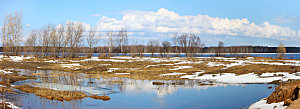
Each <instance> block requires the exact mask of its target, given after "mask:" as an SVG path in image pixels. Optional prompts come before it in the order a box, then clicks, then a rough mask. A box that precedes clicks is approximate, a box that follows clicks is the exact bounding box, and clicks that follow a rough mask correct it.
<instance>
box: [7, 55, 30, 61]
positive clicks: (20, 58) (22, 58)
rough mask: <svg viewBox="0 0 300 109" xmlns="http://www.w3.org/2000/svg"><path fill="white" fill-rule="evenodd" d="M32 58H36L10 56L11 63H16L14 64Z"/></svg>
mask: <svg viewBox="0 0 300 109" xmlns="http://www.w3.org/2000/svg"><path fill="white" fill-rule="evenodd" d="M31 58H34V57H29V56H28V57H24V56H9V59H11V61H14V62H20V61H23V60H24V59H31Z"/></svg>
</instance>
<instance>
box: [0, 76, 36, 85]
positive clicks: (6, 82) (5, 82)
mask: <svg viewBox="0 0 300 109" xmlns="http://www.w3.org/2000/svg"><path fill="white" fill-rule="evenodd" d="M0 78H1V79H2V81H0V85H4V86H7V87H10V86H11V84H12V83H14V82H16V81H22V80H26V79H35V77H33V76H26V75H18V74H0Z"/></svg>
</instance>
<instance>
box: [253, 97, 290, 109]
mask: <svg viewBox="0 0 300 109" xmlns="http://www.w3.org/2000/svg"><path fill="white" fill-rule="evenodd" d="M264 99H265V98H264ZM264 99H261V100H260V101H258V102H256V103H254V104H251V105H250V107H249V108H248V109H285V108H286V107H287V106H283V104H284V102H283V101H282V102H279V103H271V104H268V103H267V100H264ZM275 106H277V108H274V107H275Z"/></svg>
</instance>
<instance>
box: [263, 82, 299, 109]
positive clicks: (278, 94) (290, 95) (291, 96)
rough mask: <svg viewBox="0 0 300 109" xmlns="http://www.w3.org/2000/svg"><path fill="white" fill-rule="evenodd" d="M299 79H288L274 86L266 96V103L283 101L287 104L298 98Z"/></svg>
mask: <svg viewBox="0 0 300 109" xmlns="http://www.w3.org/2000/svg"><path fill="white" fill-rule="evenodd" d="M299 89H300V81H299V80H295V81H290V82H288V83H283V84H282V85H280V86H279V87H276V89H275V91H274V92H273V93H272V94H271V95H270V96H269V97H267V103H269V104H270V103H277V102H281V101H284V105H285V106H288V105H290V104H291V103H292V102H294V101H295V100H299V99H298V98H299V97H300V95H299V91H300V90H299Z"/></svg>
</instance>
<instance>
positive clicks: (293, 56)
mask: <svg viewBox="0 0 300 109" xmlns="http://www.w3.org/2000/svg"><path fill="white" fill-rule="evenodd" d="M0 54H3V52H0ZM26 54H27V55H30V54H31V53H26ZM21 55H23V53H21ZM49 55H50V53H49ZM59 55H60V56H62V53H60V54H59ZM65 55H68V54H67V53H65ZM76 55H77V56H87V54H86V53H77V54H76ZM99 55H108V53H93V56H96V57H97V56H99ZM112 55H113V56H133V55H136V56H144V57H151V56H152V54H151V53H142V54H141V53H134V54H130V53H128V54H121V53H113V54H112ZM222 55H223V56H225V57H241V56H253V57H266V58H276V57H277V53H224V54H222ZM193 56H194V57H215V56H216V55H215V53H197V54H195V55H193ZM153 57H186V55H185V54H184V53H180V54H177V53H170V54H161V53H154V54H153ZM285 59H300V53H286V54H285Z"/></svg>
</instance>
